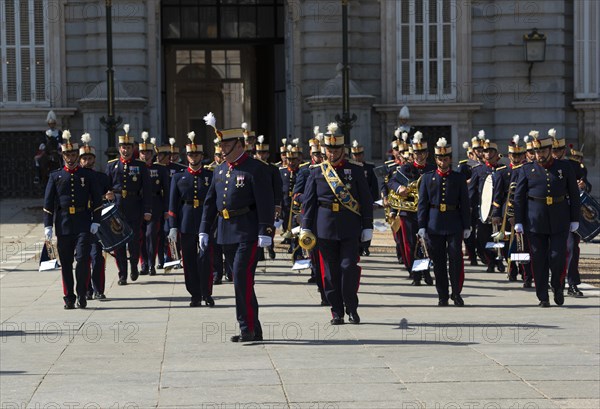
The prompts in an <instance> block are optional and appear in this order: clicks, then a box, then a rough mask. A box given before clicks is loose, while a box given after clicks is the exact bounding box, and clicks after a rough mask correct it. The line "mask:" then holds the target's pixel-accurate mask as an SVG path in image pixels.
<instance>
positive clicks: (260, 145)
mask: <svg viewBox="0 0 600 409" xmlns="http://www.w3.org/2000/svg"><path fill="white" fill-rule="evenodd" d="M255 152H256V154H255V159H258V160H259V161H261V162H262V163H264V164H265V165H266V167H267V168H266V173H267V174H268V175H269V177H270V181H271V186H272V187H273V195H274V196H273V198H274V200H275V214H274V218H275V219H278V218H279V215H280V214H281V200H282V196H283V193H282V192H283V190H282V189H283V186H282V181H281V176H280V174H279V168H278V167H277V166H275V165H273V164H272V163H269V144H267V143H265V137H264V135H259V136H258V138H257V144H256V145H255ZM273 246H274V244H273V243H271V245H270V246H269V247H267V250H268V252H269V258H270V259H271V260H274V259H275V249H274V248H273ZM264 259H265V252H264V250H263V249H262V248H259V249H258V260H259V261H261V260H264Z"/></svg>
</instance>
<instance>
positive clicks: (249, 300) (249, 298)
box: [245, 242, 258, 332]
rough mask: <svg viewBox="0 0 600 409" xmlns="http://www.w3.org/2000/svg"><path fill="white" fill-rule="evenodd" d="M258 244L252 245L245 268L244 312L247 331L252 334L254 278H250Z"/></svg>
mask: <svg viewBox="0 0 600 409" xmlns="http://www.w3.org/2000/svg"><path fill="white" fill-rule="evenodd" d="M257 245H258V242H254V244H253V245H252V253H251V254H250V260H248V266H247V268H246V297H245V299H246V311H248V330H249V331H250V332H254V318H255V317H254V309H253V307H252V290H253V288H254V277H253V276H252V269H253V267H254V264H255V262H254V260H255V259H256V249H257Z"/></svg>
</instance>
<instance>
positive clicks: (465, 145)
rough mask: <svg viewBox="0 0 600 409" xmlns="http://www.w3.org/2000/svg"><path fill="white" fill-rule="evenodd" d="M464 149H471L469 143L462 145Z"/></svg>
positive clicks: (465, 142)
mask: <svg viewBox="0 0 600 409" xmlns="http://www.w3.org/2000/svg"><path fill="white" fill-rule="evenodd" d="M462 147H463V149H469V142H467V141H464V142H463V144H462Z"/></svg>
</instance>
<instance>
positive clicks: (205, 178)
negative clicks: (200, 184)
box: [204, 176, 208, 186]
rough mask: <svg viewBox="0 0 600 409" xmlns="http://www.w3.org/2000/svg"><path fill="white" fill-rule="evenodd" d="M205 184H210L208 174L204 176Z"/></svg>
mask: <svg viewBox="0 0 600 409" xmlns="http://www.w3.org/2000/svg"><path fill="white" fill-rule="evenodd" d="M204 186H208V176H205V177H204Z"/></svg>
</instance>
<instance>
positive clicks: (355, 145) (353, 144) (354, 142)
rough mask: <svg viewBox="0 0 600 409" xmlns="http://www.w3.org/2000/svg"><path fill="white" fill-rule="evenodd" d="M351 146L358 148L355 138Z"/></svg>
mask: <svg viewBox="0 0 600 409" xmlns="http://www.w3.org/2000/svg"><path fill="white" fill-rule="evenodd" d="M352 147H353V148H358V141H357V140H356V139H355V140H354V141H352Z"/></svg>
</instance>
